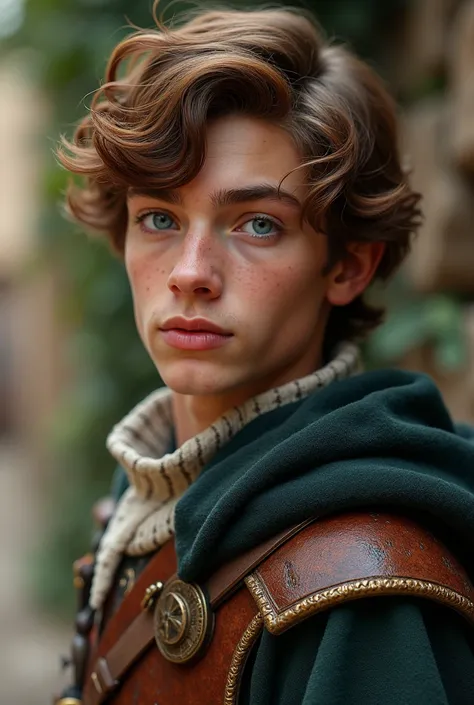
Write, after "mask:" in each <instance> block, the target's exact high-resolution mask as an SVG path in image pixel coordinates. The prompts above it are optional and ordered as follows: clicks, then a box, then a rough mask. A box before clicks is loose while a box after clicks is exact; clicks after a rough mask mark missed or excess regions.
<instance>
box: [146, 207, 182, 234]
mask: <svg viewBox="0 0 474 705" xmlns="http://www.w3.org/2000/svg"><path fill="white" fill-rule="evenodd" d="M136 222H137V223H141V224H142V227H143V229H144V230H148V231H149V232H156V231H158V230H176V229H177V225H176V222H175V221H174V220H173V218H172V217H171V216H170V215H168V213H163V212H161V211H151V212H150V213H143V214H142V215H139V216H138V217H137V218H136Z"/></svg>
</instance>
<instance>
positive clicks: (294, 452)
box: [175, 371, 474, 705]
mask: <svg viewBox="0 0 474 705" xmlns="http://www.w3.org/2000/svg"><path fill="white" fill-rule="evenodd" d="M357 507H370V508H378V509H381V508H388V509H397V510H399V511H400V510H402V511H404V512H407V513H409V514H410V515H411V516H414V517H415V518H418V520H419V521H421V522H422V523H424V524H425V525H428V526H429V528H431V529H434V530H435V532H436V533H437V534H438V536H439V537H440V538H441V539H442V540H444V541H446V542H447V543H448V545H449V546H450V547H451V549H452V550H453V551H454V552H455V553H456V554H457V556H458V557H459V558H460V560H461V561H462V563H463V564H464V565H465V567H466V568H467V569H468V571H470V573H471V575H473V574H474V572H473V569H474V566H473V557H474V431H473V430H471V429H469V428H468V427H465V426H461V425H455V424H454V423H453V421H452V419H451V417H450V415H449V413H448V412H447V410H446V408H445V406H444V404H443V401H442V399H441V396H440V394H439V392H438V390H437V389H436V387H435V385H434V384H433V382H432V381H431V380H430V379H429V378H428V377H426V376H424V375H418V374H411V373H407V372H402V371H383V372H380V371H377V372H370V373H365V374H362V375H358V376H356V377H353V378H351V379H347V380H342V381H339V382H335V383H334V384H332V385H330V386H329V387H327V388H324V389H319V390H317V391H316V392H315V393H313V394H311V395H310V396H309V397H308V398H306V399H302V400H300V401H298V402H296V403H293V404H290V405H288V406H284V407H282V408H279V409H277V410H275V411H272V412H269V413H267V414H264V415H262V416H260V417H258V418H257V419H255V420H254V421H252V422H251V423H250V424H249V425H248V426H246V427H245V428H244V429H243V430H242V431H240V433H238V434H237V435H236V436H235V437H234V438H233V439H232V440H231V441H230V442H229V443H228V444H227V445H226V446H225V447H224V448H223V449H222V450H221V451H219V452H218V454H217V455H216V456H215V457H214V458H213V460H212V461H211V462H210V463H209V464H208V465H207V466H206V467H205V468H204V470H203V471H202V474H201V475H200V476H199V478H198V479H197V480H196V482H195V483H194V484H193V485H192V486H191V487H190V488H189V489H188V490H187V491H186V493H185V495H184V496H183V497H182V498H181V499H180V501H179V502H178V505H177V507H176V518H175V529H176V546H177V552H178V559H179V574H180V576H181V577H182V578H183V579H184V580H187V581H197V582H203V581H205V580H206V578H207V577H208V576H209V575H210V574H211V573H212V571H213V570H215V569H216V568H217V567H218V566H220V565H222V564H223V563H224V562H226V561H228V560H229V559H231V558H233V557H234V556H236V555H238V554H239V553H241V552H243V551H245V550H246V549H248V548H250V547H252V546H255V545H257V544H258V543H260V542H261V541H263V540H264V539H266V538H268V537H269V536H271V535H273V534H275V533H276V532H278V531H280V530H282V529H284V528H286V527H288V526H290V525H291V524H293V523H296V522H298V521H302V520H304V519H306V518H308V517H318V516H323V515H327V514H331V513H333V512H336V511H341V510H344V509H354V508H357ZM473 636H474V631H473V630H472V627H469V626H468V625H467V624H465V623H464V621H463V620H462V618H461V617H459V616H458V615H457V614H455V613H454V612H452V611H450V609H449V608H447V607H442V606H439V605H437V604H435V603H431V602H429V601H427V600H423V599H422V598H399V597H383V598H382V597H378V598H366V599H363V600H360V601H357V602H352V603H347V604H345V605H341V606H338V607H335V608H333V609H331V610H330V611H328V612H326V613H323V614H319V615H316V616H314V617H311V618H310V619H308V620H307V621H306V622H304V623H303V624H301V625H299V626H297V627H294V628H293V629H291V630H290V631H288V632H286V633H285V634H283V635H281V636H272V635H270V634H269V633H267V632H265V631H264V633H263V635H262V637H261V638H260V640H259V641H258V643H257V644H256V646H255V647H254V649H253V651H252V654H251V657H250V660H249V662H248V664H247V667H246V670H245V673H244V682H243V687H242V693H241V698H240V701H239V702H241V703H245V704H247V703H248V704H251V705H445V704H448V703H449V705H473V704H474V643H473ZM210 705H211V704H210Z"/></svg>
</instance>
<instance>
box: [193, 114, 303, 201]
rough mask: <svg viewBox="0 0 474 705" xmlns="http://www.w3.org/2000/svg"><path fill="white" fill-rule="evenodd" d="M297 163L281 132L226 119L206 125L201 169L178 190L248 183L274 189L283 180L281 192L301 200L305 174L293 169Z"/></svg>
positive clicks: (295, 152) (267, 125)
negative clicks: (270, 186)
mask: <svg viewBox="0 0 474 705" xmlns="http://www.w3.org/2000/svg"><path fill="white" fill-rule="evenodd" d="M301 163H302V156H301V154H300V152H299V150H298V149H297V147H296V145H295V143H294V141H293V139H292V137H291V135H290V134H289V133H288V132H286V131H285V130H284V129H283V128H281V127H279V126H278V125H274V124H272V123H270V122H266V121H264V120H260V119H257V118H251V117H247V116H238V115H233V116H227V117H223V118H219V119H218V120H215V121H214V122H212V123H211V124H210V125H209V127H208V129H207V150H206V159H205V161H204V164H203V167H202V169H201V171H200V172H199V174H198V175H197V176H196V178H195V179H193V181H191V182H190V183H189V184H186V186H183V187H182V188H181V189H180V190H182V191H183V192H184V193H183V195H185V193H186V192H189V191H194V190H196V189H197V190H201V189H202V190H208V191H211V190H215V189H216V188H221V189H222V188H228V189H231V188H241V187H243V186H245V185H246V184H248V183H249V182H251V183H271V184H274V185H275V186H278V185H279V184H280V182H281V181H282V179H284V182H283V184H282V186H283V187H284V188H285V190H287V191H290V192H292V193H294V194H295V195H296V196H300V197H304V190H305V189H304V186H303V184H304V181H305V172H304V169H297V167H299V166H300V165H301ZM294 169H297V171H296V172H294V173H291V174H289V172H291V171H292V170H294ZM288 174H289V175H288ZM285 177H286V178H285Z"/></svg>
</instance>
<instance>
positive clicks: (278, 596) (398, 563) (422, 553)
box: [255, 512, 474, 633]
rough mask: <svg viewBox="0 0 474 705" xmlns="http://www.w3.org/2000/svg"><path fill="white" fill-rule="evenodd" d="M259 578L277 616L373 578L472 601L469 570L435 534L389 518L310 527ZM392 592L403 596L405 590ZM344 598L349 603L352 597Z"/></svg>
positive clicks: (357, 516)
mask: <svg viewBox="0 0 474 705" xmlns="http://www.w3.org/2000/svg"><path fill="white" fill-rule="evenodd" d="M255 577H256V578H257V580H258V583H259V585H260V587H261V589H262V590H263V591H264V592H266V594H267V596H268V602H269V604H270V605H271V607H272V610H273V612H274V615H275V616H278V615H279V614H281V613H283V612H284V611H285V610H288V609H289V608H291V607H292V606H293V605H295V604H297V603H298V602H300V601H302V600H304V599H306V598H308V597H309V596H311V595H316V594H318V593H321V592H323V591H327V590H329V589H332V588H334V587H335V586H337V585H341V584H346V583H350V582H357V581H362V580H367V579H369V578H373V579H376V578H384V579H390V578H407V579H413V580H416V581H422V582H425V583H428V584H434V585H440V586H445V587H447V588H448V589H449V590H450V591H453V592H456V593H458V594H459V595H462V596H464V597H466V598H467V599H468V600H470V601H474V590H473V586H472V584H471V581H470V579H469V577H468V576H467V574H466V572H465V570H464V569H463V568H462V566H461V565H460V564H459V563H458V561H457V560H456V559H455V558H454V556H453V555H452V554H451V552H450V551H448V549H447V548H446V547H445V546H444V545H443V544H442V543H441V542H440V541H438V539H437V538H436V537H435V536H434V535H433V534H432V533H430V532H429V531H428V530H426V529H425V528H423V527H422V526H420V525H419V524H417V523H415V522H414V521H412V520H411V519H408V518H407V517H402V516H396V515H390V514H385V513H375V512H374V513H360V512H354V513H350V514H349V513H348V514H342V515H338V516H333V517H328V518H325V519H322V520H320V521H318V522H316V523H314V524H311V525H309V526H307V527H306V528H304V529H303V530H302V531H301V532H299V533H298V534H297V535H296V536H294V537H293V538H292V539H291V541H289V542H287V543H286V544H284V545H283V546H280V547H279V548H278V549H277V550H276V551H275V552H274V553H273V554H272V555H271V556H269V558H267V560H265V561H264V562H263V563H262V564H261V565H260V566H259V567H258V568H257V569H256V571H255ZM408 587H409V585H408ZM388 591H389V588H387V593H386V594H400V593H401V594H403V591H404V586H403V585H400V586H399V589H398V588H397V586H396V585H395V586H394V588H393V591H392V592H391V593H389V592H388ZM374 594H383V593H382V591H380V593H376V592H374ZM413 594H417V593H416V592H415V591H413ZM435 595H436V591H435V590H433V596H435ZM358 596H364V594H362V595H360V594H359V595H358V593H357V591H354V593H353V599H357V597H358ZM420 596H421V594H420ZM345 597H346V599H351V598H350V594H349V593H348V594H346V596H345ZM433 599H434V597H433ZM295 621H296V620H293V622H292V621H291V620H289V621H288V626H291V625H292V623H295ZM267 626H268V625H267ZM274 631H275V633H279V631H281V630H279V629H275V630H274Z"/></svg>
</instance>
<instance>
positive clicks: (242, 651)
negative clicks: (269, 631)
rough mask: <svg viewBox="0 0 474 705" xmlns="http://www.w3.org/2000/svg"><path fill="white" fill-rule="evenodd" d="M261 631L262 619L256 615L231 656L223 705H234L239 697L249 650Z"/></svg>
mask: <svg viewBox="0 0 474 705" xmlns="http://www.w3.org/2000/svg"><path fill="white" fill-rule="evenodd" d="M262 629H263V617H262V615H261V614H260V613H258V614H256V615H255V617H254V618H253V619H252V621H251V622H250V624H249V625H248V627H247V629H246V630H245V631H244V633H243V634H242V636H241V637H240V639H239V642H238V644H237V646H236V647H235V651H234V653H233V654H232V661H231V662H230V667H229V673H228V674H227V682H226V684H225V691H224V705H236V704H237V700H238V697H239V689H240V681H241V677H242V672H243V670H244V666H245V662H246V661H247V658H248V655H249V653H250V649H251V648H252V646H253V645H254V643H255V641H256V639H257V637H258V636H259V634H260V633H261V631H262Z"/></svg>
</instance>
